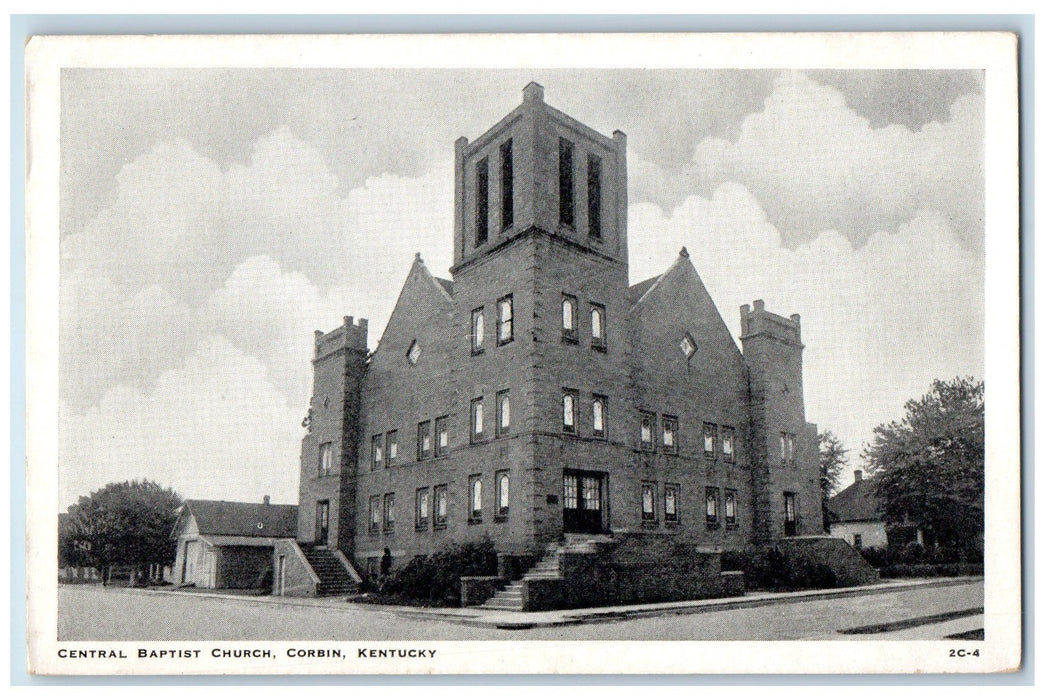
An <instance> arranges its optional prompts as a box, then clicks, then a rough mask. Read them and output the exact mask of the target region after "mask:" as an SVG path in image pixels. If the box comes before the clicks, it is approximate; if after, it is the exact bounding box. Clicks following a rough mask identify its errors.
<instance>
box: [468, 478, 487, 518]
mask: <svg viewBox="0 0 1045 700" xmlns="http://www.w3.org/2000/svg"><path fill="white" fill-rule="evenodd" d="M482 519H483V478H482V476H480V475H478V474H473V475H472V476H470V477H468V521H469V522H473V523H477V522H481V521H482Z"/></svg>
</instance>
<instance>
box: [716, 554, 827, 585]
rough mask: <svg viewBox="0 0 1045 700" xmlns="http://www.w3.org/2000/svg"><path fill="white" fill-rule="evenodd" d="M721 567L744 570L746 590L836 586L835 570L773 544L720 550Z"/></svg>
mask: <svg viewBox="0 0 1045 700" xmlns="http://www.w3.org/2000/svg"><path fill="white" fill-rule="evenodd" d="M722 570H723V571H736V570H740V571H743V572H744V587H745V588H746V589H747V590H770V591H794V590H802V589H807V588H834V587H836V586H837V585H838V578H837V577H836V576H835V573H834V572H833V571H831V569H830V568H829V567H828V566H826V565H825V564H823V563H822V562H818V561H815V560H814V559H812V558H811V557H809V556H806V555H804V554H800V553H795V554H784V553H782V552H781V551H780V550H779V549H777V548H776V547H773V548H771V549H766V550H745V551H743V552H723V554H722Z"/></svg>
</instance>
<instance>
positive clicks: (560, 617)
mask: <svg viewBox="0 0 1045 700" xmlns="http://www.w3.org/2000/svg"><path fill="white" fill-rule="evenodd" d="M1015 60H1016V39H1015V37H1014V36H1012V35H1006V34H997V33H995V34H991V33H980V34H976V33H964V34H931V33H923V34H921V35H913V34H892V35H890V34H866V35H860V36H857V35H830V34H823V35H789V34H780V35H774V36H769V35H716V36H712V35H598V36H596V35H588V36H584V35H569V36H567V35H563V36H557V35H484V36H480V35H475V36H463V35H461V36H450V35H444V36H436V35H430V36H411V37H404V36H400V37H396V36H370V37H362V36H356V37H348V36H346V37H331V36H327V37H300V36H299V37H276V36H271V37H263V36H253V37H217V36H213V37H206V36H197V37H187V36H186V37H172V36H168V37H35V38H33V40H32V41H31V42H30V44H29V45H28V47H27V58H26V65H27V71H28V72H27V87H28V98H27V115H28V124H29V128H28V133H29V143H28V144H27V153H32V159H31V167H29V169H28V185H27V226H28V233H27V250H28V260H29V264H28V290H29V294H28V302H29V304H28V307H29V308H28V326H27V328H28V331H27V333H28V338H27V343H28V345H27V347H28V351H27V361H28V370H27V371H28V417H27V421H28V433H29V436H28V439H27V450H28V476H27V496H28V508H29V515H30V522H29V534H28V544H27V551H26V567H27V571H28V577H29V587H28V588H29V594H30V599H29V626H30V646H29V651H30V654H29V659H30V666H31V672H33V673H43V674H70V673H76V674H96V673H104V674H146V673H150V674H155V673H178V674H195V673H200V674H214V673H218V674H227V673H253V674H271V673H325V674H360V673H398V674H403V673H406V674H410V673H650V672H656V673H697V672H699V673H714V672H734V673H752V672H766V671H769V672H777V673H779V672H794V671H796V670H798V671H802V672H808V673H853V672H858V673H876V672H914V671H931V672H937V673H939V672H956V673H969V672H979V673H982V672H986V671H1012V670H1017V669H1018V668H1019V666H1020V658H1021V656H1020V654H1021V649H1020V595H1021V594H1020V588H1019V582H1020V549H1019V540H1020V522H1019V511H1020V497H1019V493H1020V492H1019V475H1020V451H1019V445H1020V428H1019V426H1020V418H1019V416H1020V413H1019V325H1018V324H1019V296H1018V290H1019V287H1018V285H1019V265H1018V246H1019V216H1018V208H1017V206H1018V189H1017V171H1016V162H1017V160H1016V158H1017V117H1018V113H1017V109H1016V67H1015ZM988 407H989V409H988ZM592 642H613V643H615V644H617V645H618V646H616V647H614V648H617V649H618V650H620V654H621V655H623V654H624V653H625V652H624V651H623V650H628V652H627V658H622V656H618V655H616V654H607V655H600V654H593V653H591V652H590V651H586V650H589V649H592V648H594V647H591V646H590V643H592ZM722 642H731V643H737V644H735V645H733V646H729V647H724V646H723V645H722V644H721V643H722ZM797 642H803V643H805V642H817V643H818V644H817V645H816V647H815V648H816V649H817V653H816V654H808V653H803V654H799V653H798V651H797V649H798V648H799V647H798V646H796V645H795V644H794V643H797ZM639 643H641V644H639ZM691 643H693V644H691ZM694 644H695V646H694ZM898 648H902V649H904V651H903V652H902V653H898V652H897V651H896V650H897V649H898ZM857 649H859V650H860V652H859V653H854V651H855V650H857ZM739 650H743V651H739Z"/></svg>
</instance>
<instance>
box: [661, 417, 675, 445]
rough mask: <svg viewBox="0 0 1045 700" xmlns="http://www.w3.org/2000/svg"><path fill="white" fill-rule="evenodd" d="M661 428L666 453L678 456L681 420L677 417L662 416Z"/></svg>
mask: <svg viewBox="0 0 1045 700" xmlns="http://www.w3.org/2000/svg"><path fill="white" fill-rule="evenodd" d="M661 428H662V430H661V434H662V436H663V437H662V442H663V445H664V452H665V453H667V454H678V452H679V419H678V418H676V417H675V416H661Z"/></svg>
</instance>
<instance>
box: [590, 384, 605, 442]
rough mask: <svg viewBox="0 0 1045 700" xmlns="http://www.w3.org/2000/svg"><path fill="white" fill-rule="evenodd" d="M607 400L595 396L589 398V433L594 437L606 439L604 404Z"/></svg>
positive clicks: (603, 397)
mask: <svg viewBox="0 0 1045 700" xmlns="http://www.w3.org/2000/svg"><path fill="white" fill-rule="evenodd" d="M608 403H609V399H607V398H606V397H605V396H599V395H598V394H595V395H593V396H592V397H591V431H592V433H593V434H594V435H595V437H600V438H604V437H606V404H608Z"/></svg>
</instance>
